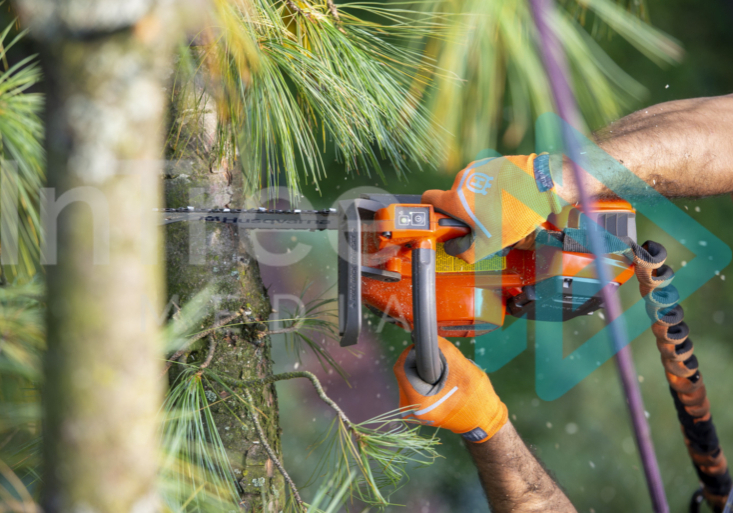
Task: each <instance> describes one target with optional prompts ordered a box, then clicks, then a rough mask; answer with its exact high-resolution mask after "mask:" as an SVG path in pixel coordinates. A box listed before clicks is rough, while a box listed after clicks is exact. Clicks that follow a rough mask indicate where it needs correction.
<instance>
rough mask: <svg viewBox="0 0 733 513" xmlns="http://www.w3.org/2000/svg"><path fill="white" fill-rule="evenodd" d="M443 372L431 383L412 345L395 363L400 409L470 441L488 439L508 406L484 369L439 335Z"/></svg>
mask: <svg viewBox="0 0 733 513" xmlns="http://www.w3.org/2000/svg"><path fill="white" fill-rule="evenodd" d="M438 347H440V352H441V353H442V359H443V375H442V376H441V377H440V380H439V381H438V382H437V383H436V384H435V385H431V384H429V383H426V382H425V381H423V380H422V379H420V377H419V376H418V374H417V363H416V360H415V350H414V349H413V346H410V347H408V348H407V349H405V350H404V351H403V352H402V354H401V355H400V357H399V358H398V359H397V363H395V366H394V373H395V376H397V384H398V385H399V387H400V408H405V413H403V415H404V416H406V417H412V418H415V419H417V420H419V421H420V422H422V423H423V424H429V425H431V426H435V427H442V428H445V429H449V430H450V431H453V432H454V433H458V434H460V435H461V436H463V438H465V439H466V440H468V441H469V442H476V443H478V442H485V441H486V440H488V439H489V438H491V437H492V436H494V435H495V434H496V432H497V431H499V429H501V427H502V426H503V425H504V424H506V421H507V409H506V406H505V405H504V403H502V402H501V400H500V399H499V396H497V395H496V392H494V387H492V386H491V381H489V377H488V376H487V375H486V373H485V372H484V371H482V370H481V369H480V368H479V367H478V366H477V365H476V364H475V363H473V362H472V361H471V360H469V359H468V358H466V357H465V356H463V354H462V353H461V352H460V351H459V350H458V348H456V346H454V345H453V344H451V343H450V342H448V341H447V340H446V339H444V338H443V337H438Z"/></svg>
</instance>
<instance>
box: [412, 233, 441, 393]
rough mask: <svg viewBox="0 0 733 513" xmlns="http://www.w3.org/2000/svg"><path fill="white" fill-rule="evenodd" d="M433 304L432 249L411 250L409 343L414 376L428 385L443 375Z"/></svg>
mask: <svg viewBox="0 0 733 513" xmlns="http://www.w3.org/2000/svg"><path fill="white" fill-rule="evenodd" d="M435 300H436V297H435V248H433V247H418V248H415V249H413V250H412V318H413V329H412V341H413V343H414V344H415V357H416V360H417V373H418V375H419V376H420V379H422V380H423V381H425V382H426V383H430V384H431V385H433V384H435V383H437V382H438V380H440V376H441V374H442V373H443V364H442V362H441V359H440V349H438V313H437V305H436V302H435Z"/></svg>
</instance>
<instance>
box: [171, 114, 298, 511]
mask: <svg viewBox="0 0 733 513" xmlns="http://www.w3.org/2000/svg"><path fill="white" fill-rule="evenodd" d="M191 111H192V110H189V109H181V110H179V111H178V112H179V113H180V112H191ZM199 114H201V113H199ZM177 115H178V116H179V118H178V119H174V123H178V124H181V123H182V124H184V125H186V128H185V130H184V131H198V132H204V134H203V136H201V133H198V134H197V136H196V137H188V138H187V140H188V141H189V142H190V141H194V142H193V143H191V144H194V145H195V148H185V149H181V148H177V149H176V151H177V152H179V153H180V152H184V153H186V154H187V155H188V156H189V157H191V158H190V159H188V160H186V161H185V165H183V164H182V163H181V162H182V161H179V164H178V165H175V166H172V168H173V169H172V170H171V171H170V174H169V175H168V176H167V177H166V179H165V184H164V187H165V195H166V204H167V206H170V207H182V206H188V205H191V206H195V207H200V208H224V207H232V208H237V207H241V206H242V205H243V203H244V199H245V198H244V197H243V196H242V177H241V173H240V172H239V170H236V171H233V172H230V171H229V170H228V169H226V166H225V165H224V164H222V163H221V162H212V161H214V160H216V159H212V158H209V155H210V153H211V151H212V147H213V144H212V143H211V141H212V139H213V138H212V137H211V136H213V134H206V133H205V132H206V130H207V127H208V130H210V129H211V127H212V126H214V125H215V123H213V122H212V120H211V119H210V118H209V116H213V115H214V114H213V112H212V111H211V110H209V111H206V112H204V113H203V115H202V117H201V118H200V119H198V120H194V121H192V120H185V119H181V117H182V116H183V115H182V114H177ZM189 135H190V134H189ZM207 141H208V142H207ZM165 237H166V243H165V251H166V260H167V269H168V270H167V284H168V295H169V298H171V300H172V301H174V302H176V303H178V304H181V305H182V304H185V303H186V302H187V301H190V300H191V299H192V298H193V297H194V296H195V295H196V294H197V293H198V292H200V291H202V290H203V289H205V288H206V287H210V290H211V291H212V292H213V294H214V295H213V297H212V304H211V307H212V310H213V312H214V313H213V314H212V315H210V316H209V317H208V318H207V319H206V320H205V322H204V323H203V325H202V328H206V327H209V326H211V325H212V324H213V323H215V322H216V321H217V320H218V319H222V318H225V317H227V316H229V315H231V314H232V313H234V312H237V311H238V310H239V309H240V308H244V315H243V317H241V318H239V319H237V320H236V321H234V323H241V322H244V323H247V324H244V325H242V326H236V327H231V328H226V329H220V330H218V331H217V332H215V333H214V334H213V335H212V337H213V338H214V340H215V342H216V349H215V352H214V356H213V359H212V361H211V364H210V365H209V369H211V370H212V371H214V372H216V373H219V374H223V375H226V376H229V377H232V378H236V379H243V380H247V379H256V378H262V377H265V376H268V375H270V374H271V373H272V360H271V358H270V340H269V338H268V337H267V336H264V335H265V331H266V329H267V328H266V325H265V324H262V323H260V322H259V321H266V320H267V319H268V317H269V315H270V312H271V306H270V302H269V299H268V297H267V291H266V290H265V287H264V286H263V284H262V280H261V278H260V274H259V267H258V264H257V261H256V259H255V258H254V257H253V256H252V255H253V252H252V250H251V246H250V242H249V239H248V237H247V234H246V233H244V232H241V233H240V230H239V229H238V228H237V227H236V226H232V225H222V224H214V223H205V224H204V223H200V224H198V225H194V224H193V223H189V224H184V223H177V224H172V225H168V227H167V229H166V234H165ZM192 241H193V242H192ZM207 352H208V351H207V340H206V339H204V340H202V341H201V344H199V345H198V346H196V347H194V348H192V351H191V353H190V355H188V356H185V358H187V361H188V362H189V363H192V362H202V361H203V360H204V359H205V358H206V355H207ZM173 376H175V372H174V373H173ZM212 391H213V392H215V393H217V394H218V395H219V396H220V397H221V398H225V402H226V405H224V404H218V405H215V406H213V407H212V412H213V414H214V418H215V421H216V424H217V428H218V431H219V435H220V437H221V439H222V441H223V443H224V445H225V447H226V450H227V452H228V454H229V458H230V461H231V464H232V467H233V468H234V472H235V474H236V479H237V481H238V484H239V486H240V492H241V495H242V497H241V498H242V506H243V508H244V511H248V512H249V511H258V512H259V511H263V510H264V511H267V512H275V513H277V512H280V511H282V510H283V509H285V483H284V479H283V478H282V476H281V475H280V474H279V473H278V471H277V468H276V467H275V465H274V463H273V462H272V461H271V460H270V458H269V456H268V455H267V453H266V452H265V449H264V447H263V444H262V441H261V440H260V438H259V436H258V435H257V432H256V428H255V425H254V422H253V420H252V418H251V416H250V415H249V413H248V411H247V408H246V407H245V405H244V404H243V403H242V402H241V401H240V400H237V399H235V398H231V397H229V398H227V393H226V392H225V391H224V390H223V389H221V388H217V389H214V390H212ZM250 392H251V393H252V396H253V400H254V402H255V407H256V408H257V410H259V412H260V413H259V419H260V423H261V424H262V428H263V430H264V432H265V436H266V437H267V442H268V443H269V444H270V446H271V447H272V449H273V450H274V452H275V453H276V455H277V457H278V458H279V459H281V447H280V427H279V418H278V405H277V395H276V392H275V388H274V386H273V385H268V386H264V387H261V388H259V389H251V390H250ZM238 395H239V396H240V397H241V398H242V399H244V397H245V395H244V394H243V393H240V394H238Z"/></svg>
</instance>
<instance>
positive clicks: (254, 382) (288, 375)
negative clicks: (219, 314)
mask: <svg viewBox="0 0 733 513" xmlns="http://www.w3.org/2000/svg"><path fill="white" fill-rule="evenodd" d="M204 373H205V374H208V375H210V376H211V377H214V378H218V379H220V380H222V381H224V382H225V383H229V384H231V385H234V386H239V387H244V388H248V387H254V386H262V385H269V384H270V383H275V382H276V381H285V380H288V379H296V378H305V379H308V380H310V382H311V383H312V384H313V388H315V389H316V393H317V394H318V397H320V398H321V400H322V401H323V402H324V403H326V404H327V405H329V406H330V407H331V408H333V410H334V411H335V412H336V414H337V415H338V417H339V419H341V421H342V422H343V423H344V424H345V425H346V427H348V428H349V429H350V430H352V431H353V432H356V430H355V429H354V424H353V423H352V422H351V421H350V420H349V418H348V417H347V416H346V414H345V413H344V411H343V410H342V409H341V408H339V405H338V404H336V403H335V402H334V400H333V399H331V398H330V397H328V396H327V395H326V392H324V391H323V387H322V386H321V382H320V381H318V378H317V377H316V376H315V375H314V374H312V373H310V372H308V371H298V372H283V373H281V374H273V375H272V376H268V377H266V378H261V379H249V380H247V381H243V380H241V379H235V378H230V377H229V376H223V375H221V374H216V373H214V372H212V371H210V370H208V369H206V370H205V371H204Z"/></svg>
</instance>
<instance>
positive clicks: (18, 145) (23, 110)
mask: <svg viewBox="0 0 733 513" xmlns="http://www.w3.org/2000/svg"><path fill="white" fill-rule="evenodd" d="M14 26H15V22H13V23H11V24H9V25H8V26H7V27H6V28H5V30H3V31H2V33H0V63H1V64H0V69H2V71H1V72H0V159H2V161H3V165H2V166H0V173H1V177H0V205H2V206H3V209H2V214H3V215H4V216H5V217H4V218H3V220H2V222H3V223H5V224H6V228H11V229H10V230H8V232H6V233H4V235H6V234H7V235H9V234H11V233H13V229H12V228H13V227H14V226H17V238H15V235H14V234H13V235H9V236H10V239H9V240H2V241H0V244H1V248H0V249H2V251H5V252H6V254H7V253H8V252H9V251H10V249H11V248H12V247H16V248H17V255H18V265H4V266H3V268H2V271H3V279H4V280H5V281H12V280H14V279H16V278H19V279H21V280H27V278H28V277H30V276H33V275H34V274H35V273H36V272H37V271H38V270H39V254H40V251H39V246H40V237H41V221H40V217H39V208H38V194H39V192H40V190H41V186H42V183H43V178H44V171H43V165H44V153H43V147H42V145H41V140H42V134H43V127H42V124H41V121H40V119H39V117H38V114H39V112H40V110H41V108H42V107H43V98H42V96H41V95H40V94H39V93H31V92H28V89H29V88H30V87H31V86H33V85H34V84H36V83H37V82H38V81H39V80H40V76H41V72H40V69H39V67H38V65H37V63H36V61H35V56H30V57H26V58H24V59H22V60H20V61H19V62H17V63H16V64H13V65H12V66H10V65H9V64H8V51H9V50H10V49H11V48H12V47H13V46H14V45H15V44H16V43H17V42H18V41H19V40H20V39H21V38H22V37H23V36H24V34H25V33H24V32H23V33H20V34H18V35H16V36H15V37H13V38H12V39H11V38H10V37H9V35H10V33H11V31H12V30H13V28H14ZM8 39H10V41H8ZM15 212H17V218H16V219H13V217H14V216H13V214H15Z"/></svg>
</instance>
